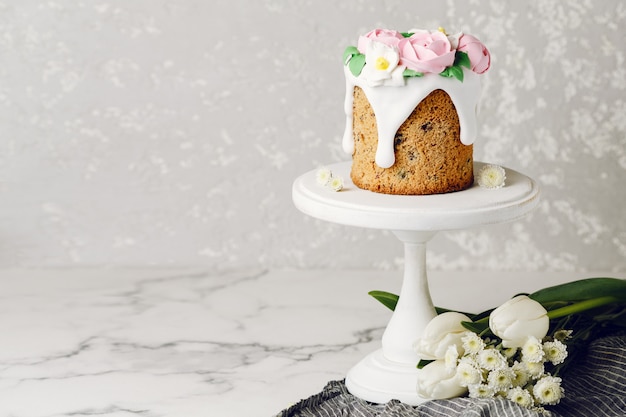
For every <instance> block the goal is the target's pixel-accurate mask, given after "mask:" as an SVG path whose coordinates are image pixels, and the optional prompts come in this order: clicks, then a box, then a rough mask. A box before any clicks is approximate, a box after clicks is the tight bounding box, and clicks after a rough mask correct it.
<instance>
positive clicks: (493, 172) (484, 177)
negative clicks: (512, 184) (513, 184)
mask: <svg viewBox="0 0 626 417" xmlns="http://www.w3.org/2000/svg"><path fill="white" fill-rule="evenodd" d="M477 180H478V185H480V186H481V187H483V188H488V189H491V190H494V189H496V188H501V187H504V181H505V180H506V172H505V171H504V168H502V167H501V166H498V165H485V166H483V167H482V168H481V169H480V171H478V177H477Z"/></svg>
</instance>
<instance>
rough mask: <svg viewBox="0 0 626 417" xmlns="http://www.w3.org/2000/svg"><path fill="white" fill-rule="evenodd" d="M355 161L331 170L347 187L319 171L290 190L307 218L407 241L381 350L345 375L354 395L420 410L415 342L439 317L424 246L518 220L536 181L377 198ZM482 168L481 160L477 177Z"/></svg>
mask: <svg viewBox="0 0 626 417" xmlns="http://www.w3.org/2000/svg"><path fill="white" fill-rule="evenodd" d="M350 165H351V163H350V162H344V163H339V164H335V165H330V166H329V167H328V168H329V169H330V170H331V171H332V172H333V175H338V176H341V177H343V179H344V189H343V190H342V191H341V192H333V191H331V190H329V189H328V188H325V187H322V186H320V185H318V184H317V182H316V171H310V172H308V173H306V174H304V175H302V176H300V177H298V178H297V179H296V180H295V182H294V184H293V190H292V197H293V202H294V204H295V206H296V207H297V208H298V209H299V210H300V211H302V212H303V213H305V214H308V215H310V216H313V217H315V218H318V219H321V220H326V221H329V222H334V223H339V224H344V225H349V226H359V227H367V228H375V229H386V230H391V231H392V232H393V233H394V234H395V236H396V237H397V238H398V239H400V241H402V243H403V244H404V276H403V280H402V287H401V289H400V299H399V301H398V304H397V306H396V309H395V311H394V313H393V315H392V317H391V319H390V321H389V323H388V325H387V327H386V329H385V332H384V334H383V337H382V348H381V349H379V350H377V351H375V352H373V353H371V354H369V355H368V356H366V357H365V358H364V359H362V360H361V361H360V362H359V363H357V364H356V365H355V366H354V367H353V368H352V369H351V370H350V371H349V372H348V375H347V376H346V386H347V388H348V390H349V391H350V392H351V393H352V394H354V395H356V396H357V397H359V398H362V399H364V400H367V401H371V402H375V403H386V402H388V401H389V400H392V399H397V400H400V401H402V402H404V403H406V404H409V405H418V404H420V403H422V402H424V401H427V399H424V398H421V397H420V396H418V395H417V392H416V384H417V378H418V376H417V374H418V372H417V368H416V365H417V363H418V362H419V360H420V358H419V357H418V355H417V354H416V353H415V352H414V351H413V343H414V342H415V340H417V339H418V338H419V337H420V336H421V335H422V332H423V330H424V328H425V327H426V324H428V322H429V321H430V320H431V319H432V318H433V317H435V315H436V313H435V308H434V306H433V302H432V299H431V296H430V291H429V289H428V278H427V275H426V245H427V242H428V241H429V240H430V239H431V238H432V237H433V236H434V235H435V234H436V233H437V232H438V231H445V230H456V229H464V228H469V227H474V226H480V225H486V224H495V223H501V222H507V221H513V220H516V219H519V218H521V217H523V216H524V215H526V214H527V213H529V212H530V211H531V210H532V209H533V208H534V207H535V206H536V205H537V203H538V201H539V198H538V197H539V188H538V186H537V184H536V183H535V182H534V181H533V180H532V179H531V178H528V177H526V176H524V175H522V174H520V173H518V172H516V171H513V170H511V169H507V170H506V174H507V180H506V186H505V187H503V188H500V189H497V190H487V189H483V188H481V187H478V186H477V185H474V186H472V187H471V188H469V189H467V190H464V191H460V192H455V193H450V194H437V195H427V196H401V195H387V194H377V193H373V192H370V191H366V190H361V189H359V188H358V187H356V186H355V185H354V184H353V183H352V182H351V181H350ZM481 166H482V163H480V162H475V164H474V170H475V172H478V170H479V169H480V168H481Z"/></svg>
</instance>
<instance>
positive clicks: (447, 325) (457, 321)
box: [413, 311, 472, 360]
mask: <svg viewBox="0 0 626 417" xmlns="http://www.w3.org/2000/svg"><path fill="white" fill-rule="evenodd" d="M462 321H472V320H471V319H470V318H469V317H467V316H466V315H465V314H461V313H456V312H453V311H449V312H445V313H442V314H440V315H438V316H436V317H435V318H434V319H432V320H431V321H430V322H429V323H428V324H427V325H426V327H425V328H424V332H423V334H422V337H421V338H420V339H418V340H417V341H416V342H415V344H414V346H413V347H414V349H415V352H416V353H417V354H418V356H419V357H420V359H429V360H432V359H443V358H444V357H445V356H446V351H447V350H448V347H449V346H450V345H456V347H457V350H458V352H459V353H460V354H463V352H464V350H463V341H462V340H461V338H462V337H463V336H464V333H465V332H466V329H465V328H464V327H463V326H462V325H461V322H462Z"/></svg>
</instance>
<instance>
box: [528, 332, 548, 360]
mask: <svg viewBox="0 0 626 417" xmlns="http://www.w3.org/2000/svg"><path fill="white" fill-rule="evenodd" d="M544 355H545V354H544V352H543V345H542V344H541V341H540V340H539V339H537V338H536V337H535V336H530V337H529V338H528V339H527V340H526V343H524V346H522V358H524V361H525V362H534V363H536V362H541V361H543V357H544Z"/></svg>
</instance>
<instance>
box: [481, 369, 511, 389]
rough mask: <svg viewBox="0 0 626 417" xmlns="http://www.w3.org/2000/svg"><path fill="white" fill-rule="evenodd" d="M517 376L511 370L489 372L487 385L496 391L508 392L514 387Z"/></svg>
mask: <svg viewBox="0 0 626 417" xmlns="http://www.w3.org/2000/svg"><path fill="white" fill-rule="evenodd" d="M514 376H515V374H514V373H513V371H512V370H511V369H510V368H500V369H495V370H493V371H491V372H489V375H488V376H487V383H488V384H489V386H490V387H492V388H493V389H494V391H496V392H497V391H504V390H508V389H509V388H511V387H512V386H513V378H514Z"/></svg>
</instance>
